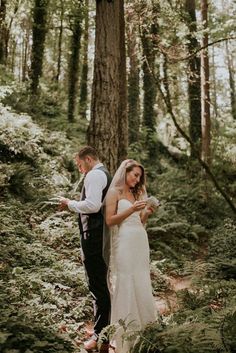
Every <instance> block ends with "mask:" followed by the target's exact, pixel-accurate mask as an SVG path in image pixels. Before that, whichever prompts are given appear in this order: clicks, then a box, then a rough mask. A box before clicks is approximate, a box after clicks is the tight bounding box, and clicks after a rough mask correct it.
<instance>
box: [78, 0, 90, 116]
mask: <svg viewBox="0 0 236 353" xmlns="http://www.w3.org/2000/svg"><path fill="white" fill-rule="evenodd" d="M88 6H89V3H88V0H86V1H85V11H86V12H85V24H84V40H83V65H82V73H81V81H80V98H79V114H80V116H81V117H82V118H84V119H85V118H86V111H87V103H88V40H89V10H88Z"/></svg>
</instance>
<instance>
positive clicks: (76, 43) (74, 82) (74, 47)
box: [68, 1, 83, 122]
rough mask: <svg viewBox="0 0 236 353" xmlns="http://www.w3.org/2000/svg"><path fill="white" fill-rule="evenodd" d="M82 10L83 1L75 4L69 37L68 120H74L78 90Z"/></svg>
mask: <svg viewBox="0 0 236 353" xmlns="http://www.w3.org/2000/svg"><path fill="white" fill-rule="evenodd" d="M82 10H83V1H79V2H77V4H76V8H75V12H74V14H73V20H72V37H71V50H70V51H71V55H70V59H69V70H68V71H69V73H68V81H69V82H68V120H69V121H70V122H73V121H74V120H75V108H76V105H77V104H76V103H77V102H76V101H77V100H76V96H77V90H78V78H79V53H80V46H81V35H82V26H81V23H82V18H83V16H82Z"/></svg>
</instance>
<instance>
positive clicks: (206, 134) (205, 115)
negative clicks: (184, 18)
mask: <svg viewBox="0 0 236 353" xmlns="http://www.w3.org/2000/svg"><path fill="white" fill-rule="evenodd" d="M201 17H202V22H203V27H204V29H207V28H208V3H207V0H201ZM207 46H208V33H207V32H205V33H204V35H203V39H202V47H204V48H205V49H203V50H202V51H201V100H202V104H201V106H202V159H203V161H204V162H205V163H206V164H207V165H210V161H211V150H210V142H211V135H210V134H211V120H210V85H209V58H208V48H207Z"/></svg>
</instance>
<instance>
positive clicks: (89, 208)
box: [68, 163, 107, 213]
mask: <svg viewBox="0 0 236 353" xmlns="http://www.w3.org/2000/svg"><path fill="white" fill-rule="evenodd" d="M102 166H103V164H102V163H98V164H96V165H95V166H94V167H93V169H91V170H90V171H89V172H88V173H87V174H86V176H85V179H84V187H85V190H86V198H85V200H83V201H75V200H70V201H69V202H68V208H69V210H70V211H73V212H76V213H96V212H98V211H99V210H100V208H101V206H102V192H103V190H104V189H105V187H106V185H107V177H106V174H105V173H104V172H103V171H102V170H99V169H98V168H100V167H102Z"/></svg>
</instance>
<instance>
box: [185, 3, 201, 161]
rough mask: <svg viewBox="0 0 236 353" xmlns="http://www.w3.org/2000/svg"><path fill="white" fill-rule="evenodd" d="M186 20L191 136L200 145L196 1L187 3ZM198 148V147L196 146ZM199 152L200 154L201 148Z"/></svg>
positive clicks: (199, 89) (199, 81)
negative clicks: (187, 29) (187, 30)
mask: <svg viewBox="0 0 236 353" xmlns="http://www.w3.org/2000/svg"><path fill="white" fill-rule="evenodd" d="M185 9H186V13H187V16H186V20H187V26H188V28H189V35H188V38H187V40H188V42H187V43H188V44H187V46H188V53H189V61H188V70H187V79H188V95H189V118H190V121H189V134H190V137H191V139H192V141H193V142H194V143H195V144H196V145H197V144H198V145H200V141H201V78H200V57H199V56H198V55H195V54H194V52H195V51H196V50H197V49H199V43H198V41H197V39H196V32H197V22H196V4H195V0H186V1H185ZM196 148H197V146H196ZM198 148H199V152H200V146H199V147H198ZM191 155H192V156H194V155H195V151H194V150H193V149H191Z"/></svg>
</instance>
